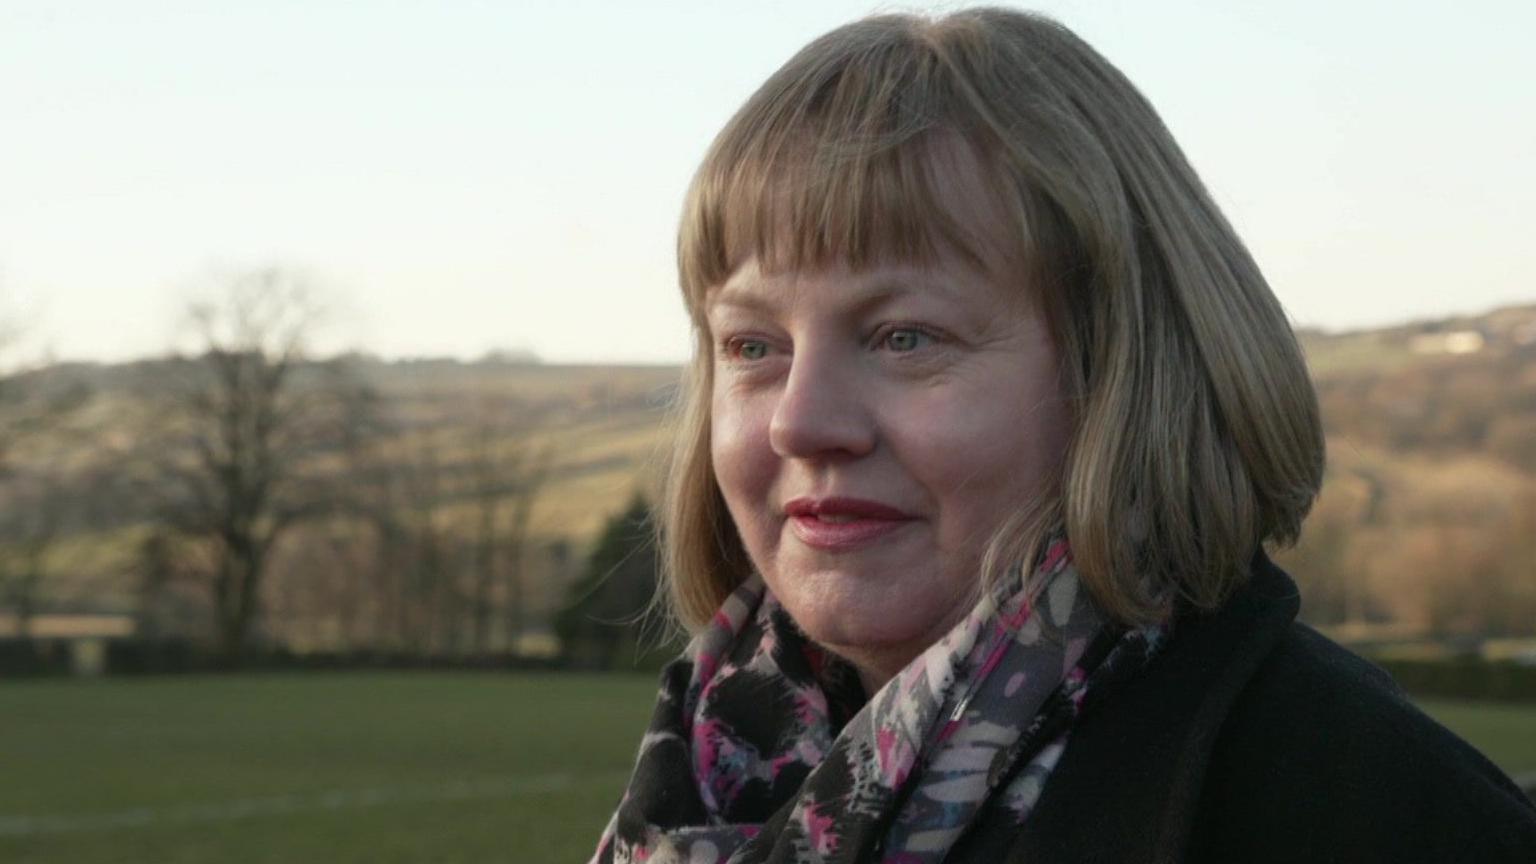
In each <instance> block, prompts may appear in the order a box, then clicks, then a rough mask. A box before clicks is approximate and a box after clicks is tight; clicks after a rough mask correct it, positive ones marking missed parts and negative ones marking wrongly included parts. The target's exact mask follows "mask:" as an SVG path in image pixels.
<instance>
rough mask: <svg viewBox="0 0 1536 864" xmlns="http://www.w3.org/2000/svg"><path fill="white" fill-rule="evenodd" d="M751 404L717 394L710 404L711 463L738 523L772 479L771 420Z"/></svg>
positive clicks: (716, 478)
mask: <svg viewBox="0 0 1536 864" xmlns="http://www.w3.org/2000/svg"><path fill="white" fill-rule="evenodd" d="M759 413H760V412H756V411H754V409H753V406H752V404H751V403H750V402H747V403H744V402H742V401H741V400H740V399H738V398H735V397H727V398H721V397H720V395H719V394H716V396H715V398H714V399H713V401H712V403H711V405H710V440H709V452H710V460H711V463H712V464H713V466H714V470H715V480H716V482H717V483H719V484H720V491H721V493H722V494H723V495H724V496H725V501H726V503H727V504H728V505H729V506H730V508H731V511H732V515H733V516H735V517H736V519H737V520H738V521H741V520H742V519H743V517H745V516H747V515H749V514H748V513H746V512H743V511H744V508H746V507H747V506H748V505H749V503H750V502H753V501H755V500H757V499H759V498H761V497H762V496H763V495H764V493H765V492H766V484H767V483H768V482H769V481H770V479H771V470H772V459H771V457H772V451H771V450H770V449H769V445H768V423H767V419H766V418H763V417H760V416H759Z"/></svg>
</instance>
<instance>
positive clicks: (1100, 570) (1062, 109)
mask: <svg viewBox="0 0 1536 864" xmlns="http://www.w3.org/2000/svg"><path fill="white" fill-rule="evenodd" d="M956 140H958V141H960V142H963V143H964V144H965V145H966V146H967V147H968V148H969V149H970V151H971V152H972V153H973V154H974V155H975V157H976V159H977V160H978V162H979V164H980V168H981V170H982V172H983V174H984V176H987V177H991V178H995V179H996V182H997V185H998V189H997V196H998V203H999V204H1000V205H1001V206H1000V208H999V211H1000V212H1001V213H1002V214H1003V215H1002V216H1001V217H1000V218H1002V219H1004V220H1005V224H1004V225H1003V226H1002V227H1004V228H1005V229H1006V235H1007V236H1009V237H1012V238H1016V240H1017V248H1016V249H1014V250H1010V254H1014V255H1017V256H1018V258H1017V260H1019V261H1021V262H1024V267H1023V268H1022V269H1024V270H1025V271H1026V273H1025V274H1023V276H1022V277H1021V280H1020V285H1019V291H1020V292H1021V294H1025V295H1028V296H1029V298H1030V299H1031V301H1032V302H1034V303H1035V304H1036V308H1038V309H1040V310H1041V311H1042V313H1043V314H1044V315H1045V317H1046V320H1047V322H1048V325H1049V327H1050V329H1051V332H1052V334H1053V336H1054V337H1055V339H1056V344H1057V346H1058V350H1059V352H1060V358H1061V370H1062V377H1063V380H1062V392H1063V393H1064V395H1065V397H1066V398H1067V400H1068V404H1069V409H1070V414H1071V417H1072V422H1073V429H1072V431H1071V437H1070V445H1069V448H1068V451H1067V455H1066V458H1065V460H1064V462H1063V464H1062V466H1061V476H1060V477H1059V478H1056V480H1057V482H1056V483H1055V484H1053V486H1052V488H1053V492H1052V493H1051V494H1050V495H1049V496H1048V497H1047V499H1046V500H1042V501H1038V502H1034V503H1032V504H1030V505H1029V506H1027V507H1026V508H1024V509H1023V511H1022V512H1020V513H1018V514H1015V515H1014V516H1013V518H1012V519H1010V520H1009V521H1008V522H1007V523H1006V524H1005V526H1004V528H1003V529H1002V530H1001V531H1000V532H999V534H998V536H996V537H994V538H992V541H991V543H990V545H989V547H988V550H987V554H986V557H985V565H984V568H983V570H984V572H983V573H981V574H978V581H979V584H980V583H981V582H985V581H987V580H991V579H995V578H997V577H998V576H1000V575H1001V574H1002V573H1003V572H1005V571H1006V570H1007V569H1008V568H1009V567H1012V566H1016V565H1018V564H1019V563H1020V562H1028V561H1033V560H1034V559H1035V557H1036V554H1037V552H1038V551H1039V549H1040V547H1041V544H1042V543H1043V542H1044V540H1045V539H1046V538H1047V536H1048V535H1049V534H1051V533H1052V532H1056V531H1065V533H1066V535H1067V537H1068V539H1069V540H1070V542H1071V545H1072V549H1073V555H1074V558H1075V560H1076V564H1077V567H1078V570H1079V573H1080V575H1081V578H1082V580H1083V583H1084V585H1085V586H1086V587H1087V588H1088V589H1089V591H1090V592H1091V593H1092V595H1093V597H1094V599H1095V600H1096V601H1097V602H1098V603H1099V605H1100V606H1101V608H1102V609H1103V610H1104V611H1105V612H1106V614H1108V615H1109V616H1110V617H1112V618H1113V619H1115V620H1118V621H1120V622H1123V623H1126V624H1132V625H1134V624H1143V623H1148V622H1151V621H1154V620H1159V619H1162V618H1164V617H1165V616H1167V615H1168V614H1169V613H1170V611H1171V609H1172V607H1173V605H1174V604H1175V603H1179V602H1186V603H1189V604H1192V605H1194V606H1195V607H1198V608H1205V609H1209V608H1214V607H1215V606H1217V605H1219V604H1220V603H1221V602H1222V600H1223V599H1225V597H1226V596H1227V595H1228V594H1229V593H1230V592H1231V591H1232V590H1233V589H1234V588H1235V587H1237V586H1238V585H1239V584H1241V582H1242V581H1243V580H1244V579H1245V578H1246V577H1247V574H1248V571H1249V568H1250V564H1251V561H1252V558H1253V556H1254V555H1255V554H1256V553H1257V552H1258V551H1259V549H1260V548H1261V546H1263V545H1271V546H1278V545H1287V544H1290V543H1293V542H1294V541H1295V539H1296V537H1297V535H1298V534H1299V532H1300V529H1301V522H1302V520H1303V518H1305V516H1306V514H1307V511H1308V510H1309V509H1310V507H1311V505H1312V501H1313V499H1314V498H1315V497H1316V495H1317V492H1318V489H1319V487H1320V485H1321V482H1322V475H1323V462H1324V445H1323V434H1322V427H1321V423H1320V421H1319V416H1318V407H1317V397H1316V394H1315V392H1314V390H1313V387H1312V383H1311V380H1310V379H1309V377H1308V375H1307V370H1306V366H1305V363H1304V361H1303V358H1302V354H1301V349H1300V347H1299V345H1298V344H1297V341H1296V338H1295V336H1294V334H1293V332H1292V330H1291V327H1290V325H1289V323H1288V321H1287V320H1286V317H1285V313H1284V311H1283V310H1282V309H1281V307H1280V304H1279V302H1278V301H1277V300H1276V299H1275V297H1274V294H1273V293H1272V292H1271V291H1270V289H1269V286H1268V285H1267V284H1266V282H1265V280H1264V277H1263V275H1262V274H1261V273H1260V272H1259V269H1258V267H1257V265H1256V264H1255V263H1254V261H1253V258H1252V257H1251V256H1250V255H1249V253H1248V251H1247V250H1246V249H1245V248H1244V246H1243V244H1242V242H1241V240H1239V239H1238V237H1237V235H1236V233H1235V232H1234V231H1233V230H1232V227H1231V226H1230V225H1229V224H1228V223H1227V221H1226V219H1225V218H1224V217H1223V216H1222V214H1221V213H1220V211H1219V210H1218V209H1217V207H1216V205H1215V203H1214V202H1213V201H1212V200H1211V197H1210V195H1209V194H1208V193H1207V192H1206V190H1205V188H1204V187H1203V185H1202V184H1201V182H1200V180H1199V178H1198V177H1197V176H1196V175H1195V172H1194V170H1193V169H1192V168H1191V167H1190V165H1189V163H1188V161H1187V160H1186V159H1185V157H1184V155H1183V154H1182V152H1181V151H1180V150H1179V148H1178V146H1177V144H1175V142H1174V140H1173V138H1172V136H1171V135H1170V134H1169V132H1168V130H1167V129H1166V128H1165V127H1164V126H1163V123H1162V121H1161V120H1160V119H1159V118H1158V116H1157V114H1156V112H1155V111H1154V110H1153V109H1152V106H1151V105H1150V104H1149V103H1148V102H1147V100H1146V99H1145V98H1144V97H1143V96H1142V95H1141V94H1140V93H1139V92H1138V91H1137V90H1136V88H1135V87H1134V86H1133V85H1132V84H1131V83H1130V81H1128V80H1127V79H1126V78H1125V77H1124V76H1123V75H1122V74H1121V73H1120V72H1119V71H1118V70H1117V69H1115V68H1114V67H1113V66H1111V65H1110V64H1109V62H1108V61H1106V60H1105V59H1104V58H1103V57H1101V56H1100V55H1099V54H1098V53H1097V52H1095V51H1094V50H1093V49H1092V48H1091V47H1089V46H1088V45H1087V44H1086V43H1084V42H1083V41H1082V40H1081V39H1079V38H1077V37H1076V36H1075V35H1074V34H1073V33H1071V32H1070V31H1069V30H1067V29H1066V28H1065V27H1062V26H1061V25H1059V24H1057V23H1055V22H1053V21H1051V20H1049V19H1047V18H1045V17H1042V16H1038V15H1034V14H1028V13H1022V12H1016V11H1010V10H1002V9H991V8H980V9H969V10H965V11H960V12H956V13H954V14H951V15H948V16H944V17H941V18H937V19H930V18H924V17H916V16H907V15H884V16H876V17H871V18H867V19H864V20H861V21H857V22H854V23H852V24H848V25H846V26H843V27H840V28H838V29H836V30H833V31H832V32H830V33H828V34H826V35H825V36H822V37H821V38H819V39H817V40H815V41H814V42H812V43H811V44H809V45H807V46H806V47H805V48H804V49H802V50H801V51H800V52H799V53H797V54H796V55H795V56H794V57H792V58H791V59H790V60H789V62H788V63H786V64H785V65H784V66H783V67H782V68H781V69H779V70H778V72H776V73H775V74H774V75H773V76H772V77H771V78H769V79H768V81H767V82H766V83H764V84H763V86H762V87H761V88H760V89H759V90H758V91H757V92H756V93H755V94H753V95H752V97H751V98H750V99H748V101H747V102H746V104H745V105H743V106H742V108H741V109H740V110H739V111H738V112H737V113H736V115H735V116H734V117H733V118H732V119H731V120H730V121H729V123H728V124H727V125H726V126H725V128H724V129H723V130H722V131H721V132H720V134H719V136H718V137H717V138H716V139H715V141H714V143H713V145H712V146H711V148H710V150H709V151H708V154H707V155H706V156H705V158H704V161H703V164H702V165H701V166H700V168H699V170H698V173H697V174H696V175H695V177H694V180H693V184H692V186H691V187H690V189H689V192H688V195H687V199H686V202H685V205H684V210H683V216H682V222H681V227H680V230H679V236H678V271H679V280H680V283H681V288H682V291H683V296H684V300H685V303H686V305H687V308H688V310H689V314H690V315H691V317H692V320H693V325H694V331H695V336H696V343H695V346H694V354H693V360H692V362H691V364H690V366H689V368H688V370H687V372H686V374H685V380H684V386H683V392H682V395H681V401H680V404H679V406H678V409H677V415H676V418H675V420H676V423H677V437H676V443H675V450H674V452H673V454H672V461H671V464H670V466H669V469H668V477H667V484H666V491H665V496H664V501H663V506H662V508H661V513H660V516H661V518H660V520H659V526H658V527H659V534H660V540H661V543H662V551H663V566H664V577H665V584H666V586H667V587H666V591H667V592H668V595H669V599H670V602H671V606H672V611H673V613H674V614H675V615H676V617H677V619H678V620H679V621H680V622H681V623H682V624H683V625H684V626H686V627H689V628H697V627H699V626H701V625H702V624H703V623H704V622H706V621H708V620H709V618H710V616H711V615H712V614H713V613H714V611H715V609H716V608H718V607H719V605H720V603H721V602H722V601H723V600H724V599H725V597H726V596H727V595H728V594H729V593H730V591H731V590H733V589H734V588H735V587H736V586H737V585H739V584H740V583H741V582H742V581H743V580H744V579H746V578H747V577H748V576H749V575H750V573H751V570H752V563H751V561H750V560H749V559H748V557H747V554H746V551H745V549H744V547H743V545H742V542H741V539H740V537H739V536H738V535H737V532H736V529H735V526H734V525H733V523H732V521H731V517H730V515H729V513H728V512H727V510H726V507H725V501H724V499H723V498H722V496H721V494H720V490H719V487H718V485H717V483H716V480H715V476H714V471H713V467H712V464H711V458H710V391H711V387H712V380H711V375H712V361H711V357H712V352H711V339H710V336H709V330H708V326H707V324H706V321H705V317H704V307H705V299H706V297H707V295H708V293H709V292H710V291H711V290H712V289H714V288H716V287H718V286H720V285H721V284H722V283H724V282H725V281H726V279H727V278H728V277H729V276H730V275H731V273H732V272H733V271H734V270H735V269H736V267H738V266H739V265H740V264H741V263H742V262H743V261H745V260H746V259H747V258H749V257H752V256H757V257H758V259H759V260H760V261H762V262H763V264H764V266H765V267H767V268H770V269H773V268H794V269H799V268H815V267H819V266H825V265H828V264H831V263H833V262H843V263H846V264H848V265H849V266H850V267H853V268H855V269H857V268H859V267H862V266H869V265H871V264H873V263H875V262H879V261H886V260H900V261H908V262H911V263H917V264H922V263H928V262H929V261H931V260H932V259H933V258H934V257H935V256H936V255H937V254H938V253H939V252H940V251H941V250H944V249H955V250H959V251H960V252H961V253H962V254H964V255H965V256H967V257H969V258H970V259H971V260H972V261H973V262H976V263H981V262H982V261H983V260H984V259H985V257H986V255H987V252H988V250H985V249H982V248H979V246H978V244H977V242H976V240H975V238H973V237H970V236H968V235H967V233H966V231H965V230H964V226H963V225H962V224H960V223H959V222H958V221H957V220H956V219H955V218H954V217H953V216H952V215H951V214H950V213H949V212H948V211H947V210H946V209H945V208H944V207H941V206H939V204H938V202H939V195H938V194H937V190H936V189H935V186H934V179H933V171H932V166H933V163H934V161H935V154H936V153H937V152H938V150H939V149H940V148H942V147H943V146H944V144H945V143H946V142H952V141H956Z"/></svg>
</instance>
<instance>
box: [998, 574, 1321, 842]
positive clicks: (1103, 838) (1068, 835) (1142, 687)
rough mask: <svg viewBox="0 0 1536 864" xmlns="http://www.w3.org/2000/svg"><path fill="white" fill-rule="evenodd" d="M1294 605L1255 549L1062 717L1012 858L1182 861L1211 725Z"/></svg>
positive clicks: (1282, 578) (1283, 582) (1282, 579)
mask: <svg viewBox="0 0 1536 864" xmlns="http://www.w3.org/2000/svg"><path fill="white" fill-rule="evenodd" d="M1299 605H1300V601H1299V597H1298V594H1297V591H1296V584H1295V583H1294V582H1292V581H1291V579H1290V577H1289V576H1287V575H1285V573H1284V572H1282V571H1281V570H1280V569H1279V568H1278V567H1276V566H1275V565H1274V564H1273V563H1271V562H1270V561H1269V559H1268V558H1267V557H1266V556H1265V555H1264V554H1263V553H1262V552H1261V553H1260V554H1259V555H1258V556H1256V558H1255V560H1254V568H1253V574H1252V578H1250V579H1249V580H1248V582H1247V583H1246V584H1245V585H1244V586H1243V587H1242V588H1241V589H1239V590H1238V591H1237V593H1235V594H1234V595H1233V596H1232V598H1231V599H1230V600H1229V601H1228V602H1227V603H1226V604H1225V605H1224V606H1222V607H1221V608H1220V609H1219V610H1217V611H1216V612H1215V613H1212V614H1202V615H1190V616H1188V617H1184V618H1181V619H1179V620H1178V621H1177V622H1176V624H1175V627H1174V633H1173V636H1172V638H1170V639H1169V641H1168V643H1167V645H1166V646H1165V647H1164V649H1163V651H1162V652H1161V653H1160V654H1159V655H1158V657H1157V658H1156V659H1154V660H1153V662H1152V664H1151V665H1149V666H1148V667H1147V668H1146V669H1145V670H1143V671H1142V673H1141V674H1140V675H1138V676H1136V677H1135V678H1133V679H1132V680H1130V681H1127V682H1126V683H1125V684H1124V685H1123V687H1122V689H1120V690H1118V691H1117V692H1114V693H1112V694H1108V698H1106V699H1105V701H1104V702H1102V703H1100V704H1098V705H1097V706H1096V707H1095V708H1093V709H1091V710H1088V711H1085V712H1084V714H1083V716H1082V717H1080V718H1079V719H1078V721H1077V723H1076V724H1075V725H1074V726H1073V730H1072V733H1071V738H1070V740H1069V742H1068V744H1067V749H1066V751H1065V752H1064V753H1063V754H1062V757H1061V761H1060V762H1059V763H1058V764H1057V766H1056V768H1055V770H1054V771H1052V773H1051V778H1050V781H1049V782H1048V783H1046V786H1045V790H1044V792H1043V793H1042V794H1041V798H1040V802H1039V804H1038V805H1037V806H1036V807H1035V809H1034V811H1033V812H1032V813H1031V814H1030V817H1029V819H1028V820H1027V821H1026V822H1025V824H1024V828H1023V829H1022V830H1021V832H1020V834H1019V838H1018V842H1017V843H1016V844H1015V846H1014V854H1013V856H1012V857H1013V860H1015V861H1021V862H1023V861H1028V862H1037V861H1050V862H1052V864H1069V862H1088V861H1095V862H1097V861H1103V862H1122V861H1149V862H1173V861H1179V860H1182V858H1183V857H1184V847H1185V845H1186V842H1187V841H1188V838H1189V829H1190V826H1191V823H1192V821H1193V819H1194V815H1195V811H1196V808H1197V807H1198V805H1199V801H1200V792H1201V785H1202V781H1203V780H1204V777H1205V771H1206V765H1207V763H1208V761H1209V759H1210V755H1211V750H1212V748H1213V746H1214V745H1215V743H1216V739H1217V737H1218V733H1219V731H1220V728H1221V724H1222V722H1223V720H1224V719H1225V718H1226V715H1227V711H1228V710H1229V709H1230V707H1231V705H1232V701H1233V700H1234V699H1235V698H1236V697H1237V695H1238V694H1239V693H1240V692H1241V691H1242V689H1243V688H1244V686H1245V685H1246V684H1247V683H1248V680H1249V679H1250V678H1251V677H1252V676H1253V674H1254V672H1255V670H1256V669H1257V668H1258V667H1259V665H1260V664H1261V663H1262V662H1263V661H1264V659H1265V658H1266V657H1267V656H1268V655H1269V653H1270V651H1271V649H1272V648H1273V647H1274V645H1275V643H1276V642H1277V641H1278V640H1279V639H1280V637H1281V636H1283V635H1284V634H1285V632H1286V630H1287V629H1288V628H1289V626H1290V623H1291V621H1292V620H1293V619H1294V618H1295V617H1296V613H1297V611H1298V608H1299Z"/></svg>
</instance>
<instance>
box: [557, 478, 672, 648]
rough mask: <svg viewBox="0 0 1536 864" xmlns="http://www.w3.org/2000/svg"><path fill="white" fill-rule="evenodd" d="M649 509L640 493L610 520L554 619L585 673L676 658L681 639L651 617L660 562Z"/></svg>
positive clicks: (563, 641)
mask: <svg viewBox="0 0 1536 864" xmlns="http://www.w3.org/2000/svg"><path fill="white" fill-rule="evenodd" d="M651 520H652V514H651V508H650V505H649V504H647V503H646V501H645V498H644V496H642V495H640V494H639V493H636V494H635V496H634V497H633V498H631V499H630V502H629V505H628V506H626V507H625V508H624V510H623V511H622V512H620V513H618V514H616V515H614V516H612V517H610V518H609V519H608V522H607V524H605V525H604V527H603V533H602V535H601V537H600V538H599V539H598V541H597V545H596V546H594V547H593V549H592V555H591V557H590V558H588V559H587V565H586V568H585V569H584V571H583V573H582V576H581V578H580V579H578V580H577V581H576V583H575V584H574V585H573V586H572V587H571V591H570V595H569V598H568V601H567V603H566V607H565V608H564V609H563V610H561V612H560V614H559V616H558V617H557V618H556V621H555V630H556V632H557V633H558V634H559V636H560V641H561V645H562V650H563V651H564V653H565V657H566V659H567V661H568V662H570V664H571V665H573V666H577V667H581V668H587V669H632V668H635V667H636V666H645V667H654V666H656V665H658V664H659V663H660V662H663V661H664V660H665V659H666V658H667V657H669V656H671V655H672V654H675V653H676V652H677V649H678V647H679V646H678V640H677V639H674V638H668V637H669V636H670V634H669V633H668V631H667V628H666V625H665V623H664V622H662V621H661V620H660V619H659V617H658V616H656V615H651V614H647V613H648V609H649V607H650V603H651V599H652V598H653V597H654V596H655V594H656V585H657V578H658V573H659V567H660V560H659V558H658V555H657V549H656V538H655V532H654V528H653V523H652V521H651Z"/></svg>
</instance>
